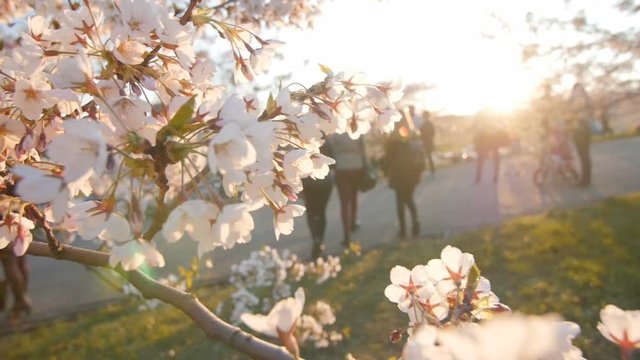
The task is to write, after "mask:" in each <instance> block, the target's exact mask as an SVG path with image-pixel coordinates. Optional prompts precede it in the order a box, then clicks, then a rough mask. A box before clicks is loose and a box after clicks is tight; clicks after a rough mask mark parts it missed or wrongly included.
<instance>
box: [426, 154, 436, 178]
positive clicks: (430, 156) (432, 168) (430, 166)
mask: <svg viewBox="0 0 640 360" xmlns="http://www.w3.org/2000/svg"><path fill="white" fill-rule="evenodd" d="M432 154H433V152H431V151H428V152H427V159H428V160H429V169H431V174H434V173H435V172H436V168H435V166H434V165H433V156H432Z"/></svg>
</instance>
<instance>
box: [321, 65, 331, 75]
mask: <svg viewBox="0 0 640 360" xmlns="http://www.w3.org/2000/svg"><path fill="white" fill-rule="evenodd" d="M318 66H320V71H322V72H323V73H325V74H327V75H332V74H333V70H331V68H330V67H328V66H327V65H322V64H318Z"/></svg>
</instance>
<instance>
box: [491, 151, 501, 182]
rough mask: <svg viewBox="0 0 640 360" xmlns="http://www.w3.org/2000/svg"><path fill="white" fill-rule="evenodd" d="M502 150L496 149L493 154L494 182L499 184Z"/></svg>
mask: <svg viewBox="0 0 640 360" xmlns="http://www.w3.org/2000/svg"><path fill="white" fill-rule="evenodd" d="M498 150H500V149H499V148H495V149H494V150H493V152H492V154H491V155H492V156H493V182H494V183H495V182H498V175H500V151H498Z"/></svg>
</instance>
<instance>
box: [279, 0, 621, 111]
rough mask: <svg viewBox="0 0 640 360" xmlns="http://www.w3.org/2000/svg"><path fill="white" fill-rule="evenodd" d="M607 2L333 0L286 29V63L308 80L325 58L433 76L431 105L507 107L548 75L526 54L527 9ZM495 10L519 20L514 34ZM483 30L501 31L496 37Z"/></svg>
mask: <svg viewBox="0 0 640 360" xmlns="http://www.w3.org/2000/svg"><path fill="white" fill-rule="evenodd" d="M603 2H604V1H602V0H600V1H598V0H583V1H573V2H572V3H570V6H571V8H570V9H567V7H566V5H565V2H563V1H560V0H537V1H513V0H486V1H475V0H468V1H460V0H451V1H428V0H348V1H347V0H333V1H328V2H327V3H326V5H325V9H324V13H323V15H321V16H320V17H319V18H318V19H317V22H316V24H315V27H314V29H313V30H308V31H303V32H300V31H295V32H291V31H287V32H283V33H282V34H280V35H279V38H280V39H281V40H283V41H285V42H286V43H287V44H288V45H287V47H286V48H285V50H284V55H285V58H286V59H288V60H287V62H286V63H285V64H284V65H283V66H284V67H282V68H281V69H286V70H287V71H293V79H296V81H300V82H302V83H310V82H313V81H317V80H319V79H321V78H322V74H321V73H320V72H319V70H317V69H318V67H317V64H318V63H322V64H325V65H328V66H329V67H331V68H332V69H334V71H340V70H347V69H351V70H359V71H362V72H364V73H366V74H367V75H368V76H369V78H371V79H372V80H387V79H392V78H399V79H401V80H402V81H403V83H405V84H406V83H416V82H424V83H429V84H434V85H436V89H434V90H431V91H429V92H427V93H425V95H424V97H423V100H424V104H423V105H422V106H423V107H426V108H428V109H429V110H432V111H442V112H444V113H457V114H471V113H475V112H476V111H478V110H479V109H480V108H483V107H493V108H495V109H497V110H502V111H508V110H511V109H513V108H516V107H518V105H519V104H521V103H524V102H525V101H526V99H527V98H528V97H529V95H530V94H531V92H532V91H533V89H534V87H535V86H536V85H537V83H538V81H539V79H540V78H541V74H540V73H539V72H538V73H536V72H535V71H533V70H532V69H527V68H525V67H524V66H523V65H522V64H521V61H520V60H521V49H520V47H519V46H518V42H521V41H523V40H525V37H526V36H527V33H526V32H525V27H524V24H525V17H526V13H527V12H528V11H533V12H534V14H536V15H537V16H540V15H561V14H566V13H567V10H570V13H574V12H575V10H576V9H580V8H586V9H587V10H588V11H587V13H588V15H590V14H592V13H598V14H603V11H606V10H608V9H607V8H606V6H608V5H606V4H604V5H603ZM576 3H577V4H576ZM603 6H604V7H603ZM491 13H496V14H498V15H500V16H501V17H503V18H505V19H506V20H508V21H509V22H511V23H512V24H511V25H512V32H511V34H510V35H509V34H505V33H504V32H503V31H501V28H500V25H499V23H498V22H497V21H495V20H493V19H492V18H491V17H490V14H491ZM599 16H602V15H599ZM605 20H606V15H605ZM483 33H485V34H487V33H488V34H496V33H497V34H502V35H500V36H497V37H494V38H492V39H489V38H486V37H483V36H482V34H483Z"/></svg>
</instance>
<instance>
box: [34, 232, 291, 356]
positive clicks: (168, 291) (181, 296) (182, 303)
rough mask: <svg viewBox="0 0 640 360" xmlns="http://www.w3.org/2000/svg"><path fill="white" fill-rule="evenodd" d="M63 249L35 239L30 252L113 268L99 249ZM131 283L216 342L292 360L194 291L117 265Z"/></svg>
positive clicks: (288, 354) (254, 353) (240, 349)
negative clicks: (220, 314) (209, 305)
mask: <svg viewBox="0 0 640 360" xmlns="http://www.w3.org/2000/svg"><path fill="white" fill-rule="evenodd" d="M62 247H63V251H62V252H61V253H59V254H56V253H54V252H53V251H52V250H51V249H50V248H49V247H48V246H47V244H45V243H42V242H33V243H31V246H29V249H28V250H27V253H28V254H30V255H34V256H43V257H49V258H54V259H58V260H67V261H73V262H76V263H80V264H84V265H91V266H97V267H104V268H110V267H109V254H107V253H104V252H99V251H93V250H87V249H81V248H77V247H73V246H68V245H62ZM115 270H116V271H118V272H119V273H120V274H121V275H122V276H123V277H124V278H125V279H127V280H128V281H129V282H130V283H131V285H133V286H134V287H135V288H136V289H138V290H139V291H140V292H141V293H142V295H143V296H144V297H145V298H149V299H152V298H155V299H158V300H161V301H163V302H165V303H167V304H171V305H173V306H174V307H176V308H178V309H180V310H181V311H182V312H183V313H185V314H186V315H187V316H189V317H190V318H191V320H193V322H194V323H196V325H198V327H199V328H200V329H201V330H202V331H203V332H204V333H205V334H206V336H207V338H209V339H210V340H212V341H219V342H221V343H223V344H225V345H226V346H229V347H230V348H232V349H234V350H237V351H239V352H241V353H243V354H246V355H248V356H250V357H251V358H252V359H257V360H281V359H282V360H292V359H294V357H293V355H291V354H290V353H289V352H287V351H286V349H285V348H283V347H280V346H276V345H274V344H271V343H269V342H266V341H264V340H261V339H259V338H256V337H254V336H252V335H250V334H248V333H246V332H244V331H242V330H241V329H240V328H238V327H235V326H232V325H230V324H228V323H226V322H224V321H223V320H222V319H220V318H219V317H217V316H216V315H215V314H214V313H212V312H211V311H210V310H209V309H207V307H206V306H204V305H203V304H202V303H201V302H200V301H199V300H198V299H197V298H196V297H195V296H194V295H193V294H189V293H186V292H183V291H180V290H177V289H175V288H173V287H170V286H167V285H164V284H161V283H159V282H157V281H155V280H153V279H152V278H150V277H149V276H147V275H146V274H144V273H143V272H141V271H138V270H134V271H124V270H122V269H121V268H119V267H118V268H116V269H115Z"/></svg>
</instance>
